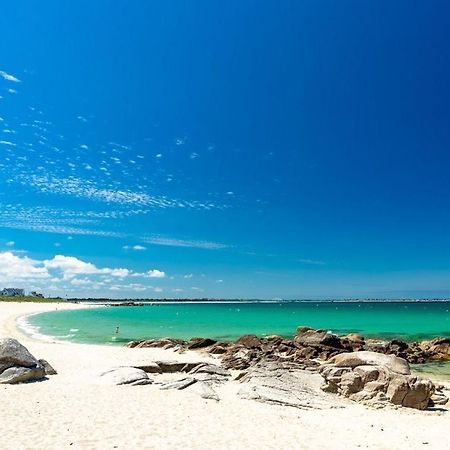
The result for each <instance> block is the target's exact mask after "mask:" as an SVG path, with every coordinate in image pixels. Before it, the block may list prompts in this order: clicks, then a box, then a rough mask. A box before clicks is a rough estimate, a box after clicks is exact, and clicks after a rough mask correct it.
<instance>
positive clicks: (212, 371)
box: [189, 363, 231, 377]
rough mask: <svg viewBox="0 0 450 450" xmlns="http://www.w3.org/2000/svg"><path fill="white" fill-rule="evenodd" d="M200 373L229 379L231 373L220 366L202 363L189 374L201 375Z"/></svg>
mask: <svg viewBox="0 0 450 450" xmlns="http://www.w3.org/2000/svg"><path fill="white" fill-rule="evenodd" d="M199 373H206V374H208V375H219V376H222V377H229V376H231V375H230V372H228V370H225V369H223V368H222V367H220V366H217V365H215V364H209V363H202V364H199V365H198V366H196V367H194V368H193V369H192V370H191V371H190V372H189V374H199Z"/></svg>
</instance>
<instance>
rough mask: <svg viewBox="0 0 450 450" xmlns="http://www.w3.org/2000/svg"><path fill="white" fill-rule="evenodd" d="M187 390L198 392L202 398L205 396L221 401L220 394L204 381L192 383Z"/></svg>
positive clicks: (208, 398)
mask: <svg viewBox="0 0 450 450" xmlns="http://www.w3.org/2000/svg"><path fill="white" fill-rule="evenodd" d="M186 391H188V392H192V393H194V394H197V395H199V396H200V397H201V398H204V399H206V400H215V401H217V402H218V401H219V396H218V395H217V393H216V391H215V390H214V389H213V388H212V387H211V386H209V384H207V383H205V382H204V381H197V382H196V383H192V384H190V385H189V386H188V387H187V388H186Z"/></svg>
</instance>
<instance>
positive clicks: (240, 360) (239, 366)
mask: <svg viewBox="0 0 450 450" xmlns="http://www.w3.org/2000/svg"><path fill="white" fill-rule="evenodd" d="M260 357H261V354H259V353H257V352H256V351H255V350H250V349H248V348H245V347H241V346H238V347H236V346H234V347H231V348H229V349H228V350H227V352H226V353H224V355H223V356H222V366H223V367H225V368H226V369H234V370H243V369H247V368H248V367H250V366H251V365H252V363H253V362H254V361H258V360H259V359H260Z"/></svg>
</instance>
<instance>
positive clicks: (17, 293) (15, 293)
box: [0, 288, 25, 297]
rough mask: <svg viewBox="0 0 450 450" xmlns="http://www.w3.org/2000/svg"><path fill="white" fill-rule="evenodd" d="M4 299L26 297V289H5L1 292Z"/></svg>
mask: <svg viewBox="0 0 450 450" xmlns="http://www.w3.org/2000/svg"><path fill="white" fill-rule="evenodd" d="M0 295H2V296H3V297H23V296H24V295H25V290H24V289H19V288H4V289H3V290H1V291H0Z"/></svg>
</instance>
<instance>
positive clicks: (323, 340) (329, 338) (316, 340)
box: [294, 327, 342, 348]
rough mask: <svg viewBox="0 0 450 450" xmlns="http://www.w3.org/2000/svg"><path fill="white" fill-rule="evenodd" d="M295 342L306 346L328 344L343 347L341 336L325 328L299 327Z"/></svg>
mask: <svg viewBox="0 0 450 450" xmlns="http://www.w3.org/2000/svg"><path fill="white" fill-rule="evenodd" d="M294 340H295V342H296V343H297V344H301V345H304V346H309V345H326V346H328V347H334V348H342V343H341V340H340V338H339V337H338V336H337V335H335V334H333V333H330V332H329V331H325V330H314V329H312V328H309V327H298V328H297V332H296V335H295V339H294Z"/></svg>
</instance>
